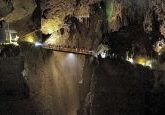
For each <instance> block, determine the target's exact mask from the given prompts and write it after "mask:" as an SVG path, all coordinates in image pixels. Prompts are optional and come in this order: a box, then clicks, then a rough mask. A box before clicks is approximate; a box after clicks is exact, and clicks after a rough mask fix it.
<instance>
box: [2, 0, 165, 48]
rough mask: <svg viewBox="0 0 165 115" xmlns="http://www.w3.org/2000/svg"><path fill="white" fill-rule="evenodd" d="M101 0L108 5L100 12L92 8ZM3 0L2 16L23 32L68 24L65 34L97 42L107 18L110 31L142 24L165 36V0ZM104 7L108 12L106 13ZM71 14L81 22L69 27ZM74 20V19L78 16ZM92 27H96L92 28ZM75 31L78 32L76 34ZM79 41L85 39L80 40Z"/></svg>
mask: <svg viewBox="0 0 165 115" xmlns="http://www.w3.org/2000/svg"><path fill="white" fill-rule="evenodd" d="M101 1H103V2H104V3H106V4H105V9H103V8H102V7H99V8H100V9H99V10H98V11H97V13H93V12H95V10H96V9H94V8H93V9H94V10H91V9H92V8H91V7H95V6H96V5H95V6H94V4H100V2H101ZM0 3H1V4H0V20H5V22H7V23H9V24H10V27H11V28H12V29H15V30H17V31H18V33H19V35H20V36H23V35H26V34H28V33H30V32H33V31H35V30H40V29H41V31H42V32H43V33H44V34H54V35H52V36H59V35H58V34H59V33H58V32H57V31H58V30H60V29H61V28H65V30H66V31H67V32H70V33H65V34H64V35H62V37H65V38H68V39H71V37H72V38H73V37H75V36H76V37H79V38H81V39H82V41H87V43H84V44H88V42H93V44H92V45H94V44H98V43H99V42H100V41H101V39H102V38H101V36H102V35H101V33H100V31H101V32H103V28H102V29H99V28H101V27H102V26H100V25H99V24H98V23H100V22H99V20H104V19H105V20H107V22H108V26H107V28H108V31H109V32H116V31H119V30H120V29H121V28H123V27H129V26H134V25H140V26H141V27H143V30H144V32H145V33H146V34H149V33H157V34H159V36H165V1H164V0H28V2H27V0H0ZM104 10H105V11H104ZM103 11H104V12H105V13H106V16H105V17H104V14H103ZM69 15H72V16H73V17H75V18H76V19H77V20H78V21H79V22H80V23H79V25H78V26H77V25H75V24H73V25H72V26H69V27H68V26H67V25H65V24H64V22H65V21H64V20H65V19H66V17H67V16H69ZM72 19H74V18H72ZM84 19H86V20H88V19H90V20H92V21H91V22H90V26H91V25H92V26H91V27H87V26H86V25H87V24H86V25H85V24H84V22H83V21H84ZM71 22H72V23H75V20H74V21H71ZM97 22H98V23H97ZM94 25H95V26H94ZM79 26H81V28H80V27H79ZM92 28H93V31H92V30H90V29H92ZM104 28H105V27H104ZM76 32H77V33H78V34H75V33H76ZM159 36H156V37H159ZM58 38H60V36H59V37H58ZM85 38H87V40H86V39H85ZM91 38H92V39H91ZM93 38H95V39H93ZM157 39H158V38H157ZM78 41H79V42H81V43H82V41H81V40H78ZM72 42H73V41H72ZM67 44H68V42H67Z"/></svg>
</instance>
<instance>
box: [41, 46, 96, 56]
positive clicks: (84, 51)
mask: <svg viewBox="0 0 165 115" xmlns="http://www.w3.org/2000/svg"><path fill="white" fill-rule="evenodd" d="M43 48H45V49H52V50H56V51H62V52H71V53H78V54H86V55H93V54H94V51H93V50H88V49H87V48H77V47H73V48H71V47H69V46H68V47H67V46H61V45H51V44H48V45H44V46H43Z"/></svg>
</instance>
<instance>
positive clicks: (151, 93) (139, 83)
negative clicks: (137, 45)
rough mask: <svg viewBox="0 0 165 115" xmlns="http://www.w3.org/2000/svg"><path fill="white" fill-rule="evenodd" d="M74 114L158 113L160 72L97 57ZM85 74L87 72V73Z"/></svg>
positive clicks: (161, 98) (160, 108)
mask: <svg viewBox="0 0 165 115" xmlns="http://www.w3.org/2000/svg"><path fill="white" fill-rule="evenodd" d="M94 68H95V69H94V71H93V74H92V77H90V81H91V82H88V80H89V79H88V80H87V81H84V83H86V82H88V85H87V86H89V87H88V93H87V94H86V97H85V98H84V101H83V103H81V104H82V106H81V108H80V110H79V114H78V115H109V114H113V115H123V114H127V115H139V114H140V115H146V114H150V115H158V114H161V112H163V110H164V106H163V105H164V104H165V102H164V99H165V92H164V86H165V85H164V78H165V77H164V71H154V70H150V69H149V68H144V67H142V66H139V65H131V64H129V63H127V62H123V61H122V60H121V61H120V60H115V59H114V60H108V59H103V60H99V61H98V62H97V64H95V67H94ZM87 73H88V74H89V73H90V72H87Z"/></svg>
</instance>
